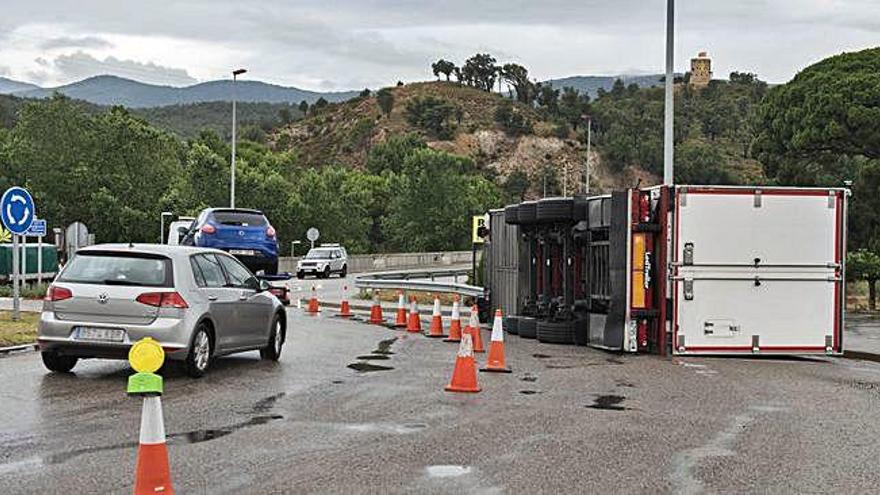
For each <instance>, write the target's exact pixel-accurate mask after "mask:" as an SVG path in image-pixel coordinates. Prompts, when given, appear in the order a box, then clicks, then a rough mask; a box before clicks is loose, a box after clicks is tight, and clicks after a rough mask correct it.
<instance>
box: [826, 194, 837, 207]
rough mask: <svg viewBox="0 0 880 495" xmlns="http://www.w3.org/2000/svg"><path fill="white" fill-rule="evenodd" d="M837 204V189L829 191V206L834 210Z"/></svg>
mask: <svg viewBox="0 0 880 495" xmlns="http://www.w3.org/2000/svg"><path fill="white" fill-rule="evenodd" d="M835 206H837V191H828V208H831V209H832V210H833V209H834V207H835Z"/></svg>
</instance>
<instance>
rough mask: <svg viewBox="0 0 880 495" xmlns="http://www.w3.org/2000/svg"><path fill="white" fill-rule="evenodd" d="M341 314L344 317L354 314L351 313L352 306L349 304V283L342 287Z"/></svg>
mask: <svg viewBox="0 0 880 495" xmlns="http://www.w3.org/2000/svg"><path fill="white" fill-rule="evenodd" d="M339 316H340V317H342V318H351V317H352V316H354V315H353V314H351V307H350V306H349V304H348V286H347V285H345V286H343V287H342V304H340V308H339Z"/></svg>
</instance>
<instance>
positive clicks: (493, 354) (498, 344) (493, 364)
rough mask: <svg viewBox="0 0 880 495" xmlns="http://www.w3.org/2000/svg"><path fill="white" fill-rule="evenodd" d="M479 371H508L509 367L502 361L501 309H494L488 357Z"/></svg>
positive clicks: (502, 328)
mask: <svg viewBox="0 0 880 495" xmlns="http://www.w3.org/2000/svg"><path fill="white" fill-rule="evenodd" d="M480 371H497V372H501V373H510V368H508V367H507V365H506V364H505V363H504V324H503V323H502V320H501V310H500V309H497V310H495V321H494V322H492V339H491V341H490V342H489V359H488V360H487V361H486V367H485V368H480Z"/></svg>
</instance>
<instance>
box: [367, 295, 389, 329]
mask: <svg viewBox="0 0 880 495" xmlns="http://www.w3.org/2000/svg"><path fill="white" fill-rule="evenodd" d="M369 322H370V323H372V324H373V325H382V324H383V323H385V318H383V317H382V304H381V303H380V302H379V291H378V290H376V291H373V306H372V307H371V308H370V319H369Z"/></svg>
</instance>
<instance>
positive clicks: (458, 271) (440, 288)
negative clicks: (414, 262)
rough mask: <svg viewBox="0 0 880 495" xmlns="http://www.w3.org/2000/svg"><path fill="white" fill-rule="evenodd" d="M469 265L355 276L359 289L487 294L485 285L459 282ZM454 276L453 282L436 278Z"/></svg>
mask: <svg viewBox="0 0 880 495" xmlns="http://www.w3.org/2000/svg"><path fill="white" fill-rule="evenodd" d="M469 271H470V269H469V268H467V267H459V268H440V269H428V270H399V271H393V272H380V273H366V274H363V275H360V276H358V277H355V279H354V286H355V287H357V288H358V289H380V290H381V289H386V290H387V289H396V290H403V291H420V292H443V293H452V294H461V295H464V296H472V297H479V296H482V295H484V294H485V291H486V290H485V289H484V288H483V287H477V286H475V285H468V284H461V283H458V277H459V276H462V275H467V273H468V272H469ZM449 277H454V280H453V281H452V282H448V281H447V282H444V281H437V280H435V279H436V278H449Z"/></svg>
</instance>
